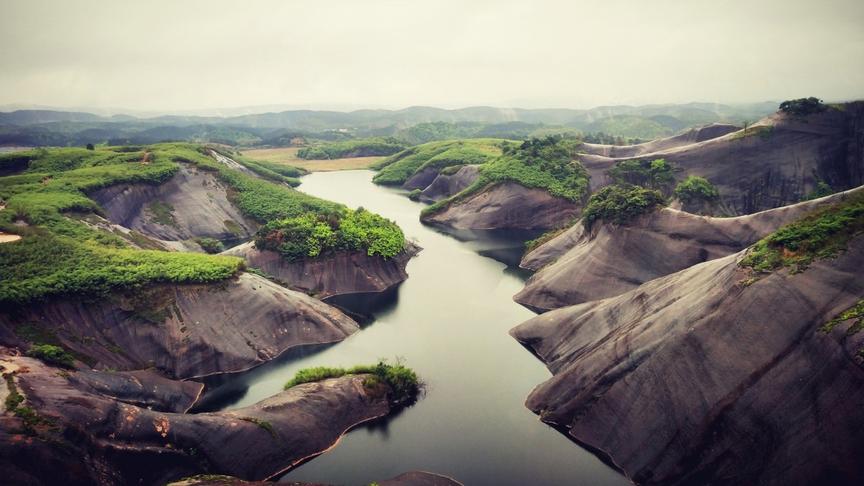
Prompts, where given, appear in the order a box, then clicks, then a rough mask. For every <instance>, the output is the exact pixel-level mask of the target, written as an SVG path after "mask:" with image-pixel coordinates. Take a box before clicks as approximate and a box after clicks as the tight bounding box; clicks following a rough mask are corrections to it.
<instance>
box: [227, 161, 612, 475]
mask: <svg viewBox="0 0 864 486" xmlns="http://www.w3.org/2000/svg"><path fill="white" fill-rule="evenodd" d="M372 174H373V173H372V172H370V171H347V172H321V173H313V174H311V175H308V176H305V177H303V179H302V181H303V184H302V185H301V186H300V189H301V190H302V191H304V192H307V193H309V194H313V195H315V196H320V197H323V198H326V199H330V200H333V201H338V202H341V203H344V204H346V205H348V206H350V207H353V208H356V207H358V206H362V207H365V208H367V209H369V210H371V211H374V212H377V213H379V214H381V215H383V216H385V217H387V218H390V219H393V220H395V221H396V222H397V223H398V224H399V226H401V227H402V229H403V230H404V231H405V234H406V236H407V237H408V238H409V239H413V240H415V241H416V242H417V243H418V244H419V245H420V246H422V247H423V251H422V252H421V253H420V254H419V255H418V256H417V257H415V258H414V259H412V260H411V262H410V263H409V264H408V273H409V275H410V277H409V278H408V280H407V281H406V282H405V283H404V284H402V285H401V286H400V287H399V289H398V292H396V293H395V294H394V295H393V296H392V297H391V298H390V301H389V302H387V303H385V305H384V307H383V308H382V309H379V310H378V311H377V312H376V314H375V316H374V319H373V320H372V321H371V322H369V323H367V324H365V325H364V327H363V329H362V330H361V331H359V332H358V333H356V334H355V335H353V336H351V337H349V338H348V339H346V340H345V341H343V342H341V343H338V344H335V345H332V346H325V347H320V348H317V349H315V350H314V351H312V352H310V351H308V350H307V351H304V352H302V353H294V354H293V355H291V356H287V357H284V358H283V359H280V360H278V361H277V362H274V363H270V364H268V365H265V366H263V367H261V368H258V369H257V370H255V371H253V372H251V373H247V374H245V375H241V376H239V377H236V378H233V379H232V380H231V381H230V382H229V383H227V384H226V385H225V386H224V387H223V389H222V390H218V391H217V394H220V393H221V395H222V397H221V398H222V402H221V403H220V407H225V408H236V407H242V406H246V405H251V404H253V403H255V402H257V401H259V400H261V399H263V398H266V397H268V396H270V395H273V394H275V393H278V392H279V391H281V390H282V386H283V384H284V383H285V382H286V381H287V380H288V379H289V378H291V377H292V376H293V375H294V373H295V372H296V371H297V370H298V369H300V368H305V367H309V366H321V365H326V366H352V365H355V364H360V363H373V362H375V361H376V360H377V359H378V358H389V359H391V360H392V359H394V358H396V357H401V358H404V359H405V360H406V362H407V364H408V365H409V366H411V367H412V368H414V369H415V370H416V371H417V372H418V374H419V375H420V376H421V377H422V378H423V379H424V380H425V381H426V383H427V390H428V391H427V394H426V396H425V397H424V398H422V399H421V400H420V401H419V402H418V403H417V404H415V405H414V406H412V407H410V408H407V409H405V410H403V411H402V412H401V413H399V414H397V415H396V416H391V417H390V418H388V419H386V420H382V421H379V422H377V423H374V424H370V425H366V426H361V427H359V428H357V429H355V430H353V431H352V432H350V433H349V434H348V435H346V436H345V437H344V438H343V439H342V441H341V443H340V444H339V445H338V446H337V447H335V448H334V449H332V450H331V451H330V452H327V453H326V454H323V455H321V456H319V457H318V458H316V459H314V460H312V461H309V462H307V463H306V464H304V465H302V466H300V467H298V468H296V469H294V470H293V471H291V472H289V473H288V474H287V475H285V476H284V478H283V480H285V481H319V482H327V483H333V484H346V485H361V484H368V483H370V482H372V481H374V480H380V479H386V478H389V477H392V476H395V475H397V474H399V473H402V472H405V471H408V470H415V469H419V470H426V471H433V472H437V473H441V474H446V475H448V476H452V477H454V478H456V479H458V480H460V481H462V482H463V483H465V484H466V485H469V486H470V485H486V484H489V485H520V486H524V485H565V484H566V485H624V484H629V482H628V481H626V480H625V479H624V478H623V476H621V475H619V474H618V473H616V472H614V471H613V470H611V469H610V468H609V467H607V466H606V465H605V464H603V463H602V462H601V461H600V460H598V459H597V458H596V457H595V456H593V455H592V454H590V453H589V452H587V451H585V450H583V449H581V448H580V447H578V446H577V445H576V444H574V443H573V442H572V441H570V440H569V439H567V438H566V437H565V436H564V435H562V434H560V433H559V432H557V431H556V430H554V429H552V428H551V427H549V426H547V425H545V424H543V423H542V422H540V421H539V419H538V418H537V416H536V415H534V414H533V413H531V412H530V411H529V410H528V409H526V408H525V406H524V401H525V399H526V397H527V396H528V394H529V392H530V391H531V390H532V388H533V387H534V386H536V385H538V384H539V383H541V382H543V381H545V380H546V379H548V378H549V377H550V374H549V372H548V371H547V370H546V368H545V367H544V366H543V365H542V363H540V361H538V360H537V359H536V358H534V356H532V355H531V353H529V352H528V351H526V350H525V349H524V348H523V347H522V346H520V345H519V344H518V343H517V342H516V341H515V340H514V339H512V338H511V337H510V336H509V335H508V331H509V330H510V329H511V328H512V327H514V326H515V325H517V324H519V323H521V322H522V321H525V320H526V319H529V318H531V317H532V316H533V315H534V314H533V313H531V312H530V311H528V310H526V309H525V308H523V307H521V306H520V305H518V304H516V303H515V302H513V300H512V296H513V294H515V293H516V292H517V291H519V290H520V289H521V288H522V284H523V279H524V275H523V274H522V273H520V272H519V271H515V270H514V269H513V268H508V266H507V265H505V264H503V263H501V262H499V261H497V260H495V259H493V258H490V257H488V256H483V255H490V256H494V257H496V258H498V259H505V260H506V258H508V257H509V258H513V256H514V255H517V254H518V247H519V246H520V245H521V242H520V241H513V239H510V238H503V237H500V236H490V235H477V234H473V235H472V234H469V235H465V234H457V235H455V237H454V236H453V235H447V234H443V233H441V232H439V231H436V230H435V229H433V228H430V227H426V226H423V225H422V224H420V222H419V219H418V216H419V212H420V210H421V209H422V208H423V207H424V206H423V205H422V204H420V203H415V202H412V201H410V200H408V198H406V197H405V196H404V195H401V194H400V193H399V192H398V191H395V190H391V189H386V188H382V187H378V186H375V185H374V184H372V183H371V178H372ZM466 237H468V238H479V239H469V240H466ZM514 249H515V251H514ZM298 354H305V356H303V355H298Z"/></svg>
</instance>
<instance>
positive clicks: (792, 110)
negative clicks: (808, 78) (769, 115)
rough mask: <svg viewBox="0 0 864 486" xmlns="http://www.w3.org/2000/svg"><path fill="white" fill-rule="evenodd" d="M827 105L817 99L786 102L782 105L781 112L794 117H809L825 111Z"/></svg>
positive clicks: (799, 99)
mask: <svg viewBox="0 0 864 486" xmlns="http://www.w3.org/2000/svg"><path fill="white" fill-rule="evenodd" d="M825 108H826V107H825V104H824V103H822V100H820V99H819V98H816V97H813V96H811V97H809V98H798V99H795V100H786V101H784V102H783V103H780V111H782V112H783V113H787V114H789V115H793V116H807V115H812V114H814V113H821V112H823V111H825Z"/></svg>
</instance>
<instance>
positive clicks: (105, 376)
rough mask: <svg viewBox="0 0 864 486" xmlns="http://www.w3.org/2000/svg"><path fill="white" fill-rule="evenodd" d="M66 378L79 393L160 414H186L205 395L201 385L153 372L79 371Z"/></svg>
mask: <svg viewBox="0 0 864 486" xmlns="http://www.w3.org/2000/svg"><path fill="white" fill-rule="evenodd" d="M68 379H69V381H70V383H71V384H72V385H73V386H75V388H77V389H79V390H83V391H88V392H90V393H94V394H99V395H104V396H106V397H109V398H114V399H115V400H117V401H120V402H123V403H128V404H130V405H135V406H137V407H142V408H148V409H150V410H156V411H160V412H175V413H185V412H187V411H188V410H189V409H190V408H192V406H193V405H195V402H197V401H198V398H200V397H201V393H203V392H204V385H202V384H201V383H196V382H194V381H177V380H170V379H168V378H165V377H164V376H162V375H160V374H158V373H156V372H154V371H152V370H138V371H111V372H105V371H96V370H78V372H77V373H74V374H70V376H69V378H68Z"/></svg>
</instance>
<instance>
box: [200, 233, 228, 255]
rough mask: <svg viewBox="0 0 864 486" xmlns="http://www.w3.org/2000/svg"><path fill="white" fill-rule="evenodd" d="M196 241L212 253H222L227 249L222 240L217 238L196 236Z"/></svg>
mask: <svg viewBox="0 0 864 486" xmlns="http://www.w3.org/2000/svg"><path fill="white" fill-rule="evenodd" d="M195 243H198V246H200V247H201V249H202V250H204V251H206V252H207V253H211V254H212V253H220V252H222V251H223V250H224V249H225V247H224V246H223V245H222V242H221V241H219V240H217V239H215V238H206V237H205V238H195Z"/></svg>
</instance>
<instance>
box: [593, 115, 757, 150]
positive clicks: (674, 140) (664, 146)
mask: <svg viewBox="0 0 864 486" xmlns="http://www.w3.org/2000/svg"><path fill="white" fill-rule="evenodd" d="M740 129H741V127H736V126H735V125H729V124H727V123H712V124H710V125H706V126H704V127H698V128H692V129H690V130H687V131H686V132H684V133H680V134H678V135H673V136H671V137H667V138H660V139H657V140H652V141H650V142H645V143H640V144H636V145H602V144H596V143H583V144H582V146H581V147H580V151H582V152H584V153H586V154H591V155H602V156H603V157H637V156H639V155H644V154H651V153H654V152H659V151H661V150H668V149H672V148H675V147H683V146H685V145H691V144H694V143H699V142H704V141H706V140H711V139H713V138H717V137H722V136H723V135H726V134H727V133H732V132H737V131H738V130H740Z"/></svg>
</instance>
